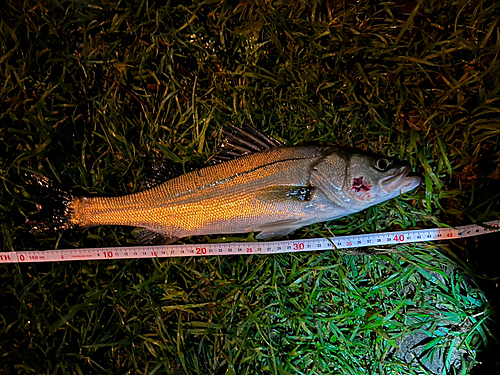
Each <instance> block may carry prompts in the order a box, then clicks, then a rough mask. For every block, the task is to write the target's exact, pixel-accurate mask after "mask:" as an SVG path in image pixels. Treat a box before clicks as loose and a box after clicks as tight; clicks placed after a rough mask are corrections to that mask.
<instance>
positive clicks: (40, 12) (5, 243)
mask: <svg viewBox="0 0 500 375" xmlns="http://www.w3.org/2000/svg"><path fill="white" fill-rule="evenodd" d="M499 7H500V5H498V4H495V3H494V2H487V1H457V2H453V3H446V4H445V3H444V2H443V3H442V2H434V1H418V2H411V1H406V2H403V1H396V2H392V3H389V2H387V3H380V2H370V1H359V2H352V4H349V2H337V1H324V2H323V1H318V2H310V3H309V2H306V3H302V2H291V3H289V4H288V3H286V2H241V3H238V2H210V1H207V2H196V3H192V4H188V3H185V2H177V1H171V2H169V3H168V5H162V4H160V3H156V2H147V1H143V2H133V1H127V2H112V1H111V2H108V1H97V2H87V1H81V2H74V1H59V2H57V1H50V2H44V3H42V2H39V3H36V4H34V3H32V2H28V1H25V2H22V1H7V2H5V4H3V5H0V14H1V18H0V70H1V71H0V74H1V77H2V78H1V79H0V150H1V151H2V152H1V155H2V156H0V177H1V179H2V181H1V182H2V183H1V185H0V186H1V187H0V189H1V194H0V209H1V212H2V215H1V217H0V228H1V239H0V240H1V242H0V243H1V244H2V248H3V251H12V250H22V249H39V250H42V249H54V248H77V247H102V246H117V245H118V246H119V245H126V244H132V243H134V240H133V237H132V236H131V234H130V233H131V230H132V228H126V227H99V228H91V229H87V230H81V231H67V232H63V233H40V234H37V235H31V234H29V233H28V231H27V227H26V225H25V219H26V217H27V216H29V214H30V213H31V212H33V211H34V210H35V207H34V205H33V202H32V201H31V200H30V197H29V195H28V194H27V193H26V191H25V190H24V183H23V173H24V172H30V171H37V172H38V173H41V174H44V175H45V176H47V177H50V178H52V179H54V180H57V181H59V182H60V183H62V184H63V185H66V186H68V187H71V188H73V189H75V190H76V191H77V192H81V193H82V194H86V195H109V196H113V195H119V194H126V193H130V192H134V191H137V190H138V189H139V188H140V183H141V180H142V179H143V178H144V176H145V174H146V173H147V171H148V169H149V167H150V165H151V162H152V161H153V160H155V159H156V160H157V159H166V160H170V161H171V162H175V163H181V164H182V165H184V166H185V167H186V168H188V167H189V166H202V165H204V163H206V162H207V161H208V160H209V159H210V157H211V156H212V155H213V154H214V147H215V137H217V136H219V135H220V133H221V130H222V129H228V128H229V126H230V125H231V124H235V125H251V126H254V127H256V128H258V129H260V130H263V131H265V132H267V133H269V134H271V135H273V136H274V137H276V138H278V139H280V140H282V141H283V142H285V143H287V144H289V145H298V144H318V143H319V144H337V145H341V146H346V147H356V148H359V149H362V150H367V151H371V152H375V153H378V154H383V155H387V156H393V157H399V158H402V159H407V160H408V161H409V162H410V163H411V164H412V165H413V166H414V170H415V171H416V172H418V173H421V174H422V175H423V176H424V177H425V182H424V184H423V186H422V187H421V188H420V189H419V190H417V191H415V192H413V193H411V194H407V195H405V196H404V197H401V198H399V199H396V200H393V201H390V202H386V203H384V204H382V205H379V206H376V207H372V208H370V209H369V210H367V211H365V212H362V213H359V214H356V215H353V216H351V217H348V218H345V219H342V220H338V221H335V222H332V223H326V224H325V223H322V224H316V225H314V226H310V227H306V228H303V229H301V230H298V231H296V232H295V233H294V234H292V235H291V237H293V238H302V237H312V236H322V235H330V233H333V234H335V235H341V234H350V233H356V234H359V233H364V232H375V231H382V230H396V229H400V228H420V227H423V228H425V227H434V226H437V225H461V224H468V223H472V222H481V221H485V220H491V219H498V216H499V205H498V202H499V193H498V191H499V190H498V188H499V186H500V183H499V179H500V176H499V169H498V168H499V167H498V165H499V161H500V149H499V145H498V143H499V135H500V128H499V125H498V117H499V116H498V112H499V110H498V108H497V107H498V103H499V99H500V94H499V92H500V79H499V61H498V51H499V50H500V38H499V35H498V31H497V30H498V25H497V23H498V16H497V14H498V13H499V10H500V9H499ZM490 236H492V237H495V236H496V235H490ZM232 239H233V240H234V241H246V240H247V239H248V236H246V235H245V236H243V237H236V236H235V237H232ZM250 239H251V237H250ZM220 240H221V239H220V237H219V236H211V237H197V238H190V239H186V240H185V241H186V242H196V243H203V242H206V241H220ZM479 244H480V245H481V242H480V243H479ZM475 245H476V243H475V242H474V240H470V241H468V242H451V243H446V244H441V245H432V246H431V245H418V246H404V247H396V248H391V249H389V251H382V250H381V249H371V250H370V251H369V254H358V255H353V254H345V253H339V252H334V251H328V252H324V253H313V254H284V255H276V256H262V257H254V256H251V257H222V258H217V257H212V258H201V259H169V260H162V261H153V260H152V261H133V260H132V261H113V262H78V263H60V264H34V265H22V266H17V265H1V266H0V267H1V268H2V271H1V272H0V274H1V275H2V276H1V285H2V297H3V300H4V303H3V304H2V307H1V308H0V316H1V318H2V319H1V321H0V347H1V348H2V350H1V353H2V354H1V356H0V364H1V365H0V366H1V367H0V368H1V369H2V371H4V372H5V373H8V374H14V373H61V374H66V373H68V374H73V373H76V374H79V373H80V374H92V373H96V374H97V373H113V374H125V373H139V374H150V373H151V374H160V373H166V374H223V373H227V374H246V373H249V374H253V373H265V374H267V373H269V374H313V373H314V374H362V373H367V374H411V373H415V374H417V373H425V371H427V373H433V372H432V371H433V370H432V369H431V367H432V366H433V365H432V364H430V363H431V362H432V361H431V362H429V361H427V360H430V358H431V357H434V356H441V357H442V359H443V363H446V364H447V366H448V367H450V366H451V367H453V366H452V363H453V362H455V361H456V360H457V358H458V361H459V362H460V361H462V362H463V363H461V364H455V367H453V368H454V370H452V371H456V372H457V373H462V374H467V373H470V372H471V371H472V370H471V368H473V367H474V366H475V365H476V355H477V350H478V349H479V350H483V351H484V350H485V345H488V347H489V348H490V350H491V352H492V353H494V352H495V350H496V349H495V348H498V346H495V345H498V344H496V342H497V341H496V337H497V335H498V328H496V327H497V326H496V325H495V324H494V322H493V320H494V319H495V315H494V308H495V306H494V305H495V299H494V297H495V295H494V294H491V295H490V294H488V293H490V292H491V290H494V280H493V281H488V280H492V278H493V277H495V276H498V273H496V274H494V272H495V270H490V269H485V268H484V267H483V265H484V260H485V259H490V257H491V256H492V254H493V253H494V249H495V246H496V245H495V241H491V242H490V245H485V243H483V245H482V246H479V247H477V246H475ZM488 272H490V273H488ZM496 272H498V271H497V270H496ZM466 275H469V276H466ZM474 275H475V276H477V277H479V278H478V279H474V281H473V280H470V279H469V277H472V276H474ZM477 280H479V281H478V282H479V283H480V285H481V286H482V288H483V289H482V290H480V289H478V288H477V287H476V286H475V285H476V284H475V282H476V281H477ZM486 295H489V296H490V301H488V299H487V298H486ZM495 330H497V331H495ZM416 332H425V334H426V335H427V336H428V339H426V340H423V341H422V342H421V343H422V345H423V346H425V348H424V349H422V350H421V351H420V352H419V353H420V354H419V356H420V358H418V360H414V361H413V363H412V365H408V364H406V362H405V361H404V358H403V357H404V356H403V357H402V356H401V353H399V352H398V348H401V347H402V344H401V340H402V339H403V338H408V337H410V336H411V334H415V333H416ZM451 348H455V349H454V350H451ZM458 348H459V349H458ZM492 348H493V349H492ZM457 353H459V354H460V355H458V356H456V354H457ZM460 358H463V359H460ZM482 361H486V362H489V366H490V367H489V368H488V370H487V371H489V372H490V373H493V372H494V371H498V366H499V365H498V362H497V361H495V360H494V359H492V358H491V356H490V358H488V357H486V356H485V357H483V359H482ZM495 366H496V367H495ZM482 368H483V369H484V368H485V367H484V365H483V367H482ZM476 369H481V367H480V366H477V367H476ZM495 369H496V370H495ZM434 370H435V369H434ZM435 371H437V370H435ZM439 371H441V372H442V371H443V370H442V369H440V370H439ZM479 371H480V370H479ZM485 371H486V370H485ZM483 372H484V371H483ZM452 373H453V372H452Z"/></svg>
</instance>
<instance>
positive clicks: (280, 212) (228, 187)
mask: <svg viewBox="0 0 500 375" xmlns="http://www.w3.org/2000/svg"><path fill="white" fill-rule="evenodd" d="M331 150H332V149H331V148H325V147H282V148H277V149H272V150H268V151H264V152H261V153H258V154H251V155H248V156H244V157H241V158H239V159H235V160H232V161H229V162H226V163H222V164H217V165H213V166H209V167H206V168H203V169H202V170H199V171H193V172H190V173H188V174H186V175H183V176H179V177H177V178H174V179H172V180H169V181H167V182H165V183H163V184H161V185H158V186H156V187H154V188H152V189H150V190H147V191H143V192H139V193H136V194H131V195H128V196H122V197H109V198H75V201H74V202H73V205H72V207H71V208H72V210H73V212H74V214H73V216H72V218H71V221H72V223H73V224H75V225H78V226H96V225H111V224H112V225H131V226H139V227H144V228H148V229H151V230H155V231H161V232H162V233H165V234H167V235H170V236H175V237H185V236H188V235H191V232H192V233H197V234H207V233H210V232H212V233H213V230H215V228H218V229H219V230H222V231H223V232H224V233H238V232H242V231H243V232H244V231H246V229H247V228H251V227H254V226H257V225H261V224H262V223H263V222H267V221H277V220H285V219H289V218H291V217H293V218H297V217H301V216H303V212H302V211H301V210H300V207H299V206H300V204H299V203H297V202H290V201H286V200H285V201H284V202H282V204H276V203H272V202H267V201H262V200H260V199H258V198H257V197H256V196H255V192H256V190H259V189H260V188H262V187H265V186H283V185H284V186H306V185H308V184H309V178H310V167H311V165H312V164H313V163H314V162H316V161H317V160H318V159H319V158H321V157H323V156H324V154H325V153H329V152H331Z"/></svg>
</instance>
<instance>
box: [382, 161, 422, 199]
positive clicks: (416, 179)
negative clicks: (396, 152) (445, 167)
mask: <svg viewBox="0 0 500 375" xmlns="http://www.w3.org/2000/svg"><path fill="white" fill-rule="evenodd" d="M410 172H411V168H410V167H409V166H403V167H401V171H400V172H399V173H397V174H395V175H393V176H388V177H384V178H382V179H381V180H380V184H379V185H380V188H381V190H382V191H385V192H386V193H387V194H389V195H394V196H398V195H399V194H404V193H407V192H409V191H411V190H413V189H415V188H416V187H418V186H419V185H420V184H421V183H422V178H421V177H420V176H408V174H409V173H410Z"/></svg>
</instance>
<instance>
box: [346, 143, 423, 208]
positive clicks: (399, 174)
mask: <svg viewBox="0 0 500 375" xmlns="http://www.w3.org/2000/svg"><path fill="white" fill-rule="evenodd" d="M346 166H347V168H346V172H347V173H346V178H345V180H344V183H343V188H342V191H343V194H344V195H345V197H346V198H347V200H349V201H351V202H352V203H354V204H356V205H358V206H360V207H361V206H362V207H369V206H372V205H375V204H378V203H381V202H384V201H386V200H388V199H392V198H395V197H397V196H399V195H400V194H404V193H406V192H408V191H410V190H413V189H415V188H416V187H417V186H419V185H420V183H421V182H422V179H421V178H420V177H419V176H409V173H410V172H411V167H410V166H409V165H408V164H406V163H404V162H402V161H399V160H397V159H393V158H386V157H377V156H372V155H365V154H358V153H355V154H352V155H351V156H350V158H349V162H348V163H347V165H346Z"/></svg>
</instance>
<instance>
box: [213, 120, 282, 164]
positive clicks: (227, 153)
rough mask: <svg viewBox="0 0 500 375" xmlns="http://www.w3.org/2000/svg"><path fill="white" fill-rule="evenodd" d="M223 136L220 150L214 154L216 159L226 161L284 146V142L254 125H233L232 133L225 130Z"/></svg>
mask: <svg viewBox="0 0 500 375" xmlns="http://www.w3.org/2000/svg"><path fill="white" fill-rule="evenodd" d="M222 134H223V138H222V140H221V142H220V144H219V147H218V148H219V152H218V153H217V155H215V156H214V160H215V161H226V160H232V159H236V158H239V157H240V156H244V155H248V154H253V153H256V152H261V151H264V150H270V149H272V148H275V147H280V146H283V143H282V142H280V141H278V140H277V139H274V138H273V137H270V136H268V135H267V134H264V133H262V132H260V131H258V130H257V129H254V128H252V127H245V129H242V128H239V127H237V126H234V125H233V131H232V132H231V133H229V132H226V131H223V133H222Z"/></svg>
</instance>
